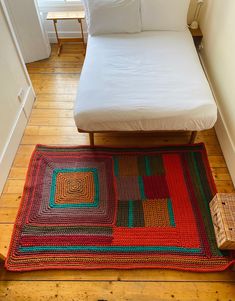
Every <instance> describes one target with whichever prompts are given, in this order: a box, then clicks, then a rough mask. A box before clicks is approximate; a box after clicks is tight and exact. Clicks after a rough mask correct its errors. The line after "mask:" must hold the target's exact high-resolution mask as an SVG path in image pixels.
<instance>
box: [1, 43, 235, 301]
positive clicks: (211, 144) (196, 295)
mask: <svg viewBox="0 0 235 301" xmlns="http://www.w3.org/2000/svg"><path fill="white" fill-rule="evenodd" d="M94 59H95V58H94ZM83 60H84V56H83V51H82V48H81V47H80V46H79V45H67V46H66V45H65V46H64V50H63V51H62V54H61V56H60V57H57V56H56V47H55V46H53V50H52V56H51V58H50V59H48V60H44V61H41V62H36V63H32V64H29V65H28V70H29V73H30V77H31V79H32V82H33V86H34V88H35V91H36V94H37V100H36V102H35V105H34V109H33V112H32V115H31V118H30V120H29V123H28V126H27V128H26V130H25V134H24V137H23V139H22V141H21V145H20V147H19V149H18V152H17V154H16V157H15V161H14V163H13V166H12V169H11V172H10V174H9V178H8V180H7V183H6V185H5V188H4V191H3V194H2V197H1V199H0V253H2V254H4V255H6V253H7V249H8V246H9V242H10V237H11V232H12V229H13V223H14V220H15V217H16V214H17V210H18V206H19V203H20V199H21V195H22V190H23V185H24V180H25V175H26V171H27V166H28V163H29V159H30V156H31V153H32V151H33V149H34V147H35V144H37V143H41V144H53V145H78V144H87V143H88V136H87V135H86V134H78V133H77V130H76V127H75V125H74V121H73V111H72V110H73V102H74V99H75V95H76V90H77V85H78V83H79V77H80V72H81V68H82V64H83ZM96 137H97V138H96V143H98V144H103V145H125V146H131V145H133V146H136V145H142V146H143V145H146V146H147V145H158V144H167V143H171V144H172V143H186V142H187V139H188V136H187V135H185V134H180V135H178V136H175V135H174V134H167V135H165V136H160V135H158V136H155V137H151V136H146V137H139V136H134V137H133V138H130V137H126V136H120V135H117V136H115V137H112V136H110V135H101V134H99V135H97V136H96ZM201 141H203V142H204V143H205V144H206V147H207V151H208V154H209V161H210V165H211V168H212V171H213V175H214V178H215V181H216V185H217V188H218V191H219V192H232V191H234V188H233V185H232V181H231V178H230V176H229V173H228V170H227V167H226V164H225V161H224V158H223V155H222V153H221V149H220V147H219V144H218V141H217V138H216V135H215V132H214V130H210V131H206V132H203V133H201V134H199V135H198V138H197V142H201ZM0 281H1V282H0V300H1V301H2V300H4V301H16V300H17V301H23V300H24V301H31V300H32V301H39V300H40V301H46V300H63V301H72V300H74V301H83V300H84V301H85V300H86V301H101V300H103V301H104V300H107V301H122V300H123V301H124V300H126V301H127V300H128V301H142V300H144V301H158V300H159V301H160V300H161V301H163V300H189V301H193V300H203V301H204V300H205V301H206V300H208V301H213V300H215V301H229V300H235V272H232V271H227V272H224V273H209V274H202V273H185V272H177V271H165V270H133V271H115V270H110V271H108V270H104V271H41V272H29V273H9V272H6V271H5V270H4V268H3V267H2V266H0Z"/></svg>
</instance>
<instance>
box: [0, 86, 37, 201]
mask: <svg viewBox="0 0 235 301" xmlns="http://www.w3.org/2000/svg"><path fill="white" fill-rule="evenodd" d="M34 99H35V94H34V92H33V90H32V88H31V87H29V89H28V91H27V93H26V96H25V101H24V105H22V108H21V110H20V112H19V114H18V116H17V118H16V121H15V124H14V125H13V127H12V131H11V133H10V135H9V139H8V141H7V143H6V145H5V148H4V151H3V154H2V156H1V159H0V171H1V172H0V195H1V193H2V190H3V187H4V185H5V182H6V180H7V177H8V174H9V172H10V169H11V165H12V163H13V160H14V158H15V155H16V152H17V149H18V147H19V145H20V141H21V138H22V136H23V133H24V130H25V127H26V125H27V121H28V116H29V115H30V112H31V108H32V105H33V103H34Z"/></svg>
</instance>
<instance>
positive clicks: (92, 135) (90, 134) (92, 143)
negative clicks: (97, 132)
mask: <svg viewBox="0 0 235 301" xmlns="http://www.w3.org/2000/svg"><path fill="white" fill-rule="evenodd" d="M89 138H90V146H91V147H94V146H95V139H94V133H89Z"/></svg>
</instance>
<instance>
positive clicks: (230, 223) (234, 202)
mask: <svg viewBox="0 0 235 301" xmlns="http://www.w3.org/2000/svg"><path fill="white" fill-rule="evenodd" d="M210 210H211V216H212V221H213V224H214V229H215V234H216V240H217V244H218V247H219V248H220V249H222V250H235V193H218V194H217V195H216V196H215V197H214V198H213V200H212V201H211V202H210Z"/></svg>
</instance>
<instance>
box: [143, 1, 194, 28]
mask: <svg viewBox="0 0 235 301" xmlns="http://www.w3.org/2000/svg"><path fill="white" fill-rule="evenodd" d="M189 4H190V0H141V18H142V30H175V31H183V30H186V28H187V15H188V9H189Z"/></svg>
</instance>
